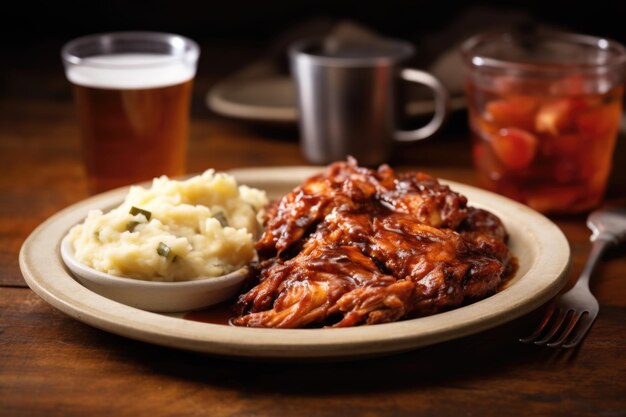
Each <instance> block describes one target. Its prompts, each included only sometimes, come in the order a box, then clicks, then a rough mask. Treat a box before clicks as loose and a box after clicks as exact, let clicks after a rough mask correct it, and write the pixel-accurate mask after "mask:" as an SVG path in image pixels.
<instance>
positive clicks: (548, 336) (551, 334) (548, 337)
mask: <svg viewBox="0 0 626 417" xmlns="http://www.w3.org/2000/svg"><path fill="white" fill-rule="evenodd" d="M557 311H558V314H557V318H556V321H555V322H554V324H553V325H552V328H551V329H550V330H549V331H548V333H547V334H546V335H545V336H544V337H543V339H541V340H536V341H535V342H534V343H535V344H536V345H545V344H546V343H548V342H549V341H550V340H551V339H552V338H553V337H554V335H555V334H556V333H557V332H558V331H559V330H560V329H561V327H563V322H564V321H565V315H566V312H565V311H563V310H561V309H560V308H559V309H557Z"/></svg>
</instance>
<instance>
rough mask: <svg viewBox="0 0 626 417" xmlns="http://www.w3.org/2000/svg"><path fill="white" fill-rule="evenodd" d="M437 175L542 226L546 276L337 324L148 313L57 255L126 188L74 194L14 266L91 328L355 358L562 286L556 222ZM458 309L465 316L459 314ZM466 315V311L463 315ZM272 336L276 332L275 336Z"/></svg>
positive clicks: (268, 175) (273, 178)
mask: <svg viewBox="0 0 626 417" xmlns="http://www.w3.org/2000/svg"><path fill="white" fill-rule="evenodd" d="M322 169H323V167H303V166H284V167H258V168H244V169H236V170H231V171H228V172H229V173H230V174H232V175H234V176H235V177H236V178H237V179H238V181H239V182H240V183H246V182H248V183H250V182H252V183H257V184H260V183H263V182H265V183H271V184H276V185H277V186H278V185H282V186H286V185H288V184H292V183H293V184H295V183H299V182H300V181H301V180H302V179H303V178H306V177H308V176H309V175H311V174H313V173H315V172H319V171H320V170H322ZM286 170H289V171H290V174H289V175H286V172H285V171H286ZM440 180H441V181H442V182H444V183H446V184H448V185H450V186H451V188H452V189H454V190H456V191H458V192H460V193H461V194H465V195H467V194H468V192H469V194H470V195H474V196H483V197H484V198H485V199H487V200H488V201H489V202H490V204H489V205H488V206H489V207H493V206H494V204H495V208H496V209H502V207H505V211H506V208H507V207H508V208H510V209H511V210H514V211H515V214H516V215H517V216H521V218H522V219H523V218H532V219H534V220H535V221H537V222H538V223H537V224H530V225H529V224H525V227H526V228H530V229H531V231H532V230H534V231H535V232H536V231H537V230H538V229H540V228H541V229H542V230H544V232H545V231H546V230H547V231H549V232H550V233H549V234H548V237H550V239H547V238H546V236H543V237H542V238H541V239H540V242H538V243H541V244H543V245H544V247H550V248H551V249H553V251H552V253H550V254H549V255H548V254H547V253H541V251H540V250H539V249H540V248H534V250H536V251H537V253H538V255H537V256H538V257H537V258H536V259H535V264H536V263H538V262H543V263H545V262H548V263H549V265H548V266H549V269H548V270H547V272H546V271H544V272H543V275H548V278H545V279H544V280H543V281H540V282H535V281H532V280H531V278H528V279H527V280H526V281H523V279H524V277H526V276H527V275H529V274H530V272H533V268H534V267H535V266H536V265H534V264H533V265H531V266H530V269H529V270H528V271H526V273H525V274H524V275H523V276H521V277H519V280H520V283H518V284H516V285H517V286H518V287H519V288H517V291H512V290H511V288H514V287H513V286H511V287H510V288H506V289H504V290H502V291H500V292H499V293H497V294H494V295H493V296H490V297H488V298H486V299H483V300H481V301H478V302H476V303H473V304H470V305H467V306H464V307H460V308H457V309H453V310H450V311H446V312H443V313H439V314H435V315H431V316H427V317H423V318H419V319H413V320H405V321H399V322H395V323H387V324H379V325H374V326H358V327H353V328H343V329H251V328H240V327H230V326H223V325H216V324H210V323H201V322H194V321H191V320H184V319H181V318H179V317H174V316H168V315H163V314H159V313H150V312H147V311H144V310H139V309H136V308H133V307H129V306H126V305H124V304H120V303H117V302H115V301H112V300H109V299H107V298H104V297H102V296H100V295H98V294H96V293H94V292H91V291H90V290H88V289H86V288H85V287H83V286H82V285H81V284H79V283H78V282H77V281H76V280H75V279H74V278H73V277H72V276H71V274H70V273H69V270H68V269H67V268H66V267H65V265H64V264H63V262H62V260H61V257H60V254H59V246H60V243H61V240H62V238H63V236H64V235H65V233H66V232H67V230H68V229H69V227H71V226H72V225H73V224H75V223H76V222H77V221H80V220H81V219H82V218H84V216H85V215H86V212H87V210H88V209H89V208H92V207H94V208H95V207H106V206H110V205H111V204H113V203H115V201H117V200H121V198H123V196H124V195H125V193H126V192H127V190H128V187H122V188H119V189H116V190H112V191H108V192H105V193H102V194H98V195H96V196H93V197H89V198H87V199H85V200H82V201H79V202H77V203H75V204H73V205H71V206H69V207H66V208H65V209H63V210H61V211H59V212H57V213H56V214H54V215H53V216H51V217H49V218H48V219H47V220H45V221H44V222H43V223H41V224H40V225H39V226H38V227H37V228H36V229H35V230H34V231H33V232H32V233H31V234H30V235H29V236H28V238H27V239H26V240H25V241H24V243H23V244H22V247H21V249H20V255H19V264H20V269H21V271H22V275H23V276H24V279H25V280H26V283H27V284H28V286H29V287H30V288H31V289H32V290H33V291H34V292H35V293H37V294H38V295H39V296H40V297H41V298H43V299H44V300H45V301H46V302H48V303H49V304H51V305H52V306H53V307H55V308H57V309H59V310H61V311H62V312H64V313H66V314H67V315H69V316H70V317H73V318H75V319H77V320H79V321H81V322H84V323H86V324H89V325H91V326H93V327H97V328H100V329H102V330H105V331H108V332H111V333H115V334H118V335H121V336H125V337H129V338H132V339H135V340H141V341H144V342H149V343H154V344H158V345H163V346H168V347H174V348H181V349H185V350H192V351H198V352H204V353H210V354H216V355H222V356H231V357H254V358H300V359H306V358H309V359H312V358H357V357H364V356H371V355H378V354H385V353H393V352H400V351H406V350H411V349H415V348H418V347H422V346H426V345H431V344H435V343H439V342H443V341H446V340H451V339H456V338H459V337H463V336H467V335H470V334H474V333H478V332H480V331H484V330H487V329H489V328H492V327H495V326H497V325H500V324H504V323H505V322H508V321H511V320H513V319H515V318H517V317H519V316H521V315H523V314H526V313H528V312H530V311H532V310H534V309H535V308H537V307H539V306H541V305H542V304H543V303H545V302H546V301H548V300H549V299H550V298H551V297H552V296H554V295H556V293H557V292H558V291H559V290H561V288H562V287H563V286H564V285H565V283H566V282H567V276H568V272H569V269H570V266H571V250H570V246H569V242H568V241H567V238H566V237H565V235H564V234H563V232H562V231H561V230H560V228H559V227H558V226H557V225H556V224H554V223H553V222H552V221H550V220H549V219H548V218H546V217H545V216H543V215H542V214H539V213H537V212H536V211H534V210H532V209H531V208H529V207H527V206H524V205H522V204H520V203H517V202H515V201H512V200H510V199H508V198H506V197H503V196H500V195H497V194H494V193H492V192H489V191H486V190H483V189H480V188H477V187H473V186H470V185H466V184H462V183H458V182H455V181H449V180H446V179H442V178H440ZM252 186H254V185H252ZM468 199H469V200H470V204H472V205H481V204H476V203H477V202H479V201H472V199H471V198H468ZM479 200H480V198H479ZM483 202H484V201H483ZM483 205H484V204H483ZM496 211H498V210H496ZM517 219H518V220H519V219H520V218H519V217H517ZM42 237H43V238H45V239H43V238H42ZM535 237H537V236H535ZM548 244H549V245H548ZM50 249H52V250H50ZM34 253H37V254H40V255H41V257H42V259H41V260H43V261H44V262H39V263H35V264H34V263H31V262H30V259H32V256H33V254H34ZM534 272H536V271H534ZM539 275H540V274H539ZM517 279H518V278H516V280H517ZM532 279H534V280H538V279H539V278H537V277H534V278H532ZM531 284H532V285H531ZM524 287H530V290H532V291H533V292H532V297H530V298H529V297H526V298H524V297H522V298H520V297H519V295H518V293H519V292H520V290H522V289H523V288H524ZM528 290H529V289H527V291H528ZM497 301H501V303H500V304H502V303H507V302H508V303H509V306H508V308H506V309H499V310H493V308H492V307H493V304H494V303H496V304H498V303H497ZM464 313H465V316H466V317H463V315H464ZM467 314H470V316H471V317H473V318H472V319H471V320H470V319H469V318H468V317H467ZM476 317H480V318H479V319H477V318H476ZM434 325H437V326H434ZM277 335H278V336H280V337H276V336H277Z"/></svg>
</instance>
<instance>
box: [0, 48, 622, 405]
mask: <svg viewBox="0 0 626 417" xmlns="http://www.w3.org/2000/svg"><path fill="white" fill-rule="evenodd" d="M220 50H223V48H222V49H220V48H217V47H215V48H213V49H211V48H205V49H203V51H205V55H204V58H203V59H204V60H205V61H204V62H205V64H203V65H204V66H203V67H201V68H204V69H205V71H204V72H202V71H200V72H199V78H198V81H197V83H196V87H195V99H194V103H193V123H192V129H191V143H190V150H189V160H188V172H190V173H195V172H200V171H202V170H204V169H206V168H209V167H213V168H216V169H218V170H226V169H231V168H238V167H251V166H283V165H303V164H307V162H306V161H305V160H304V159H303V157H302V156H301V154H300V149H299V146H298V142H297V130H296V129H295V127H293V126H270V125H265V126H259V125H253V124H250V123H244V122H241V121H237V120H229V119H225V118H222V117H219V116H217V115H214V114H211V113H210V112H209V111H208V110H207V109H206V108H205V107H204V104H203V98H204V94H205V93H206V91H207V88H208V87H209V86H210V85H212V83H214V82H215V81H216V79H218V78H219V77H220V76H223V74H225V73H227V72H228V71H231V70H234V69H236V67H237V66H239V65H241V64H242V63H244V62H246V57H249V56H251V51H250V50H249V49H246V48H243V49H241V50H240V53H239V54H238V53H236V52H233V51H230V52H229V53H228V54H225V56H226V61H225V63H222V64H221V66H220V67H219V70H216V71H215V72H211V71H210V69H211V67H210V65H208V64H207V62H210V54H211V53H216V52H214V51H220ZM207 54H208V55H207ZM32 71H34V70H32ZM32 71H31V72H24V73H20V72H19V71H17V70H12V71H7V72H6V73H5V75H6V77H5V81H6V80H9V81H8V82H5V91H4V92H5V93H6V94H3V95H1V96H0V173H1V174H2V175H0V416H111V415H115V416H126V415H128V416H144V415H152V416H160V415H167V416H170V415H171V416H187V415H189V416H201V415H211V416H346V417H349V416H361V415H363V416H387V415H397V416H415V415H424V416H507V415H554V416H626V381H625V378H624V375H626V355H624V351H625V348H626V330H625V328H624V323H625V322H626V249H624V248H618V249H615V250H612V251H611V252H610V253H609V254H607V256H606V257H605V260H604V262H603V263H602V264H601V266H600V268H599V269H598V270H597V273H596V274H595V276H594V278H593V280H592V291H593V292H594V293H595V294H596V296H597V298H598V300H599V302H600V306H601V308H600V314H599V316H598V319H597V321H596V323H595V325H594V327H593V328H592V330H591V332H590V334H589V336H588V337H587V339H586V340H585V341H584V343H583V344H582V346H581V347H580V348H579V349H577V350H573V351H564V352H561V351H555V350H548V349H546V348H539V347H535V346H527V345H522V344H520V343H518V342H517V341H516V340H517V338H518V337H521V336H525V335H527V333H528V332H530V330H531V329H532V328H533V327H534V326H535V324H536V323H537V321H538V320H539V317H540V314H541V311H536V312H534V313H532V314H529V315H527V316H525V317H522V318H520V319H518V320H515V321H513V322H511V323H509V324H507V325H504V326H500V327H498V328H496V329H493V330H490V331H487V332H483V333H480V334H478V335H474V336H471V337H466V338H462V339H459V340H454V341H451V342H447V343H443V344H439V345H435V346H431V347H427V348H423V349H418V350H415V351H411V352H407V353H404V354H399V355H393V356H387V357H380V358H372V359H367V360H361V361H352V362H350V361H348V362H321V363H303V362H280V361H273V362H260V361H256V362H255V361H234V360H230V359H225V358H219V357H211V356H208V355H199V354H194V353H189V352H184V351H177V350H171V349H167V348H163V347H158V346H153V345H149V344H145V343H140V342H136V341H133V340H129V339H126V338H122V337H119V336H115V335H112V334H109V333H106V332H103V331H100V330H97V329H94V328H91V327H89V326H87V325H84V324H82V323H80V322H78V321H75V320H73V319H71V318H69V317H67V316H65V315H64V314H62V313H60V312H59V311H57V310H55V309H54V308H52V307H51V306H49V305H48V304H47V303H46V302H44V301H43V300H42V299H40V298H39V297H38V296H37V295H36V294H34V293H33V292H32V291H31V290H30V289H29V288H28V287H27V286H26V284H25V282H24V280H23V278H22V276H21V273H20V270H19V266H18V260H17V259H18V252H19V249H20V246H21V244H22V242H23V241H24V239H25V238H26V237H27V236H28V235H29V233H30V232H31V231H32V230H33V229H34V228H35V227H36V226H37V225H38V224H40V223H41V222H42V221H44V220H45V219H46V218H48V217H49V216H50V215H52V214H53V213H55V212H57V211H59V210H60V209H62V208H64V207H66V206H68V205H70V204H72V203H74V202H77V201H80V200H82V199H84V198H85V197H87V196H88V194H87V189H86V182H85V178H84V171H83V168H82V165H81V161H80V153H79V141H78V128H77V123H76V115H75V112H74V108H73V104H72V101H71V97H70V95H69V87H67V85H66V84H65V82H64V79H63V78H62V74H60V72H59V71H58V70H56V71H50V72H49V73H43V75H42V74H40V73H36V72H32ZM34 74H40V75H41V77H37V76H35V75H34ZM29 83H30V84H29ZM32 84H35V86H33V85H32ZM20 86H25V87H24V88H23V89H21V90H20ZM28 86H30V87H28ZM625 142H626V138H624V137H621V138H620V140H619V142H618V148H617V151H616V154H615V168H614V169H613V173H612V177H611V183H610V186H609V191H608V194H607V202H610V203H622V204H624V203H626V170H624V166H626V143H625ZM469 149H470V148H469V139H468V132H467V128H466V124H465V115H464V114H463V113H461V114H457V115H454V116H453V117H452V119H451V120H450V123H449V125H448V127H447V128H446V129H445V130H444V131H443V132H442V133H441V134H440V135H439V136H438V137H436V138H434V139H432V140H429V141H425V142H424V143H420V144H414V145H407V146H401V147H398V149H397V150H396V153H395V155H394V157H393V159H392V160H391V161H390V162H391V164H392V165H393V166H394V167H397V168H399V169H420V170H424V171H427V172H430V173H432V174H435V175H437V176H440V177H444V178H447V179H450V180H454V181H460V182H465V183H468V184H472V185H475V181H476V177H475V175H474V172H473V169H472V166H471V163H470V156H469V155H470V153H469ZM552 219H553V220H554V221H555V222H556V223H557V224H558V225H559V226H560V227H561V228H562V230H563V231H564V233H565V235H566V236H567V238H568V240H569V242H570V245H571V248H572V253H573V269H572V280H574V279H575V278H576V276H577V274H578V273H579V272H580V270H581V268H582V265H583V263H584V261H585V259H586V256H587V254H588V251H589V249H590V244H589V241H588V238H589V231H588V230H587V228H586V227H585V216H584V215H578V216H566V217H552Z"/></svg>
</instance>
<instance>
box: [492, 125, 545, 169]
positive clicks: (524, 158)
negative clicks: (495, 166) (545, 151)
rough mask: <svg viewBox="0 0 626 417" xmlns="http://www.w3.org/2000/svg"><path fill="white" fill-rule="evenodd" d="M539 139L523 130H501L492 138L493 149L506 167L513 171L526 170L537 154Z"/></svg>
mask: <svg viewBox="0 0 626 417" xmlns="http://www.w3.org/2000/svg"><path fill="white" fill-rule="evenodd" d="M537 144H538V141H537V137H536V136H535V135H533V134H532V133H529V132H527V131H525V130H522V129H517V128H514V127H512V128H507V129H500V131H499V132H498V133H496V134H495V135H492V136H491V147H492V148H493V151H494V152H495V154H496V155H497V156H498V159H500V161H502V163H503V164H504V165H506V166H507V167H508V168H511V169H523V168H526V167H527V166H528V165H530V163H531V162H532V161H533V159H534V158H535V154H536V153H537Z"/></svg>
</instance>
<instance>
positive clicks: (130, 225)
mask: <svg viewBox="0 0 626 417" xmlns="http://www.w3.org/2000/svg"><path fill="white" fill-rule="evenodd" d="M138 224H139V222H136V221H132V222H128V224H127V225H126V230H128V231H129V232H131V233H132V232H134V231H135V227H137V225H138Z"/></svg>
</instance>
